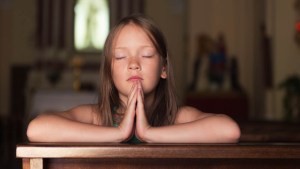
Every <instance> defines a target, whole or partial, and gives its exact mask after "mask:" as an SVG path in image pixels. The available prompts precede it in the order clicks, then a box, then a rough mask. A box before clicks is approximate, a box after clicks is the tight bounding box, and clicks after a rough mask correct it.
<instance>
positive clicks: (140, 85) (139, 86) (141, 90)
mask: <svg viewBox="0 0 300 169" xmlns="http://www.w3.org/2000/svg"><path fill="white" fill-rule="evenodd" d="M138 88H139V93H140V94H141V96H142V100H143V101H144V90H143V86H142V82H141V81H139V83H138Z"/></svg>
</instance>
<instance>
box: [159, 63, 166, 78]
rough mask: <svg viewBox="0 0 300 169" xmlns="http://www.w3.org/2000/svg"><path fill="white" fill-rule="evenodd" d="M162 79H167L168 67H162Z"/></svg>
mask: <svg viewBox="0 0 300 169" xmlns="http://www.w3.org/2000/svg"><path fill="white" fill-rule="evenodd" d="M160 77H161V78H162V79H166V78H167V69H166V66H163V67H162V71H161V74H160Z"/></svg>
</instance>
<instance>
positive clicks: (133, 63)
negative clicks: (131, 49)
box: [128, 58, 141, 70]
mask: <svg viewBox="0 0 300 169" xmlns="http://www.w3.org/2000/svg"><path fill="white" fill-rule="evenodd" d="M128 68H129V69H130V70H140V69H141V65H140V63H139V61H138V59H137V58H131V59H130V61H129V66H128Z"/></svg>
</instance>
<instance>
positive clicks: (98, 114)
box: [27, 15, 240, 143]
mask: <svg viewBox="0 0 300 169" xmlns="http://www.w3.org/2000/svg"><path fill="white" fill-rule="evenodd" d="M102 58H103V60H102V62H101V64H102V65H101V83H102V84H101V85H100V94H99V103H98V105H81V106H78V107H76V108H73V109H71V110H69V111H65V112H57V113H48V114H42V115H39V116H38V117H37V118H35V119H34V120H32V121H31V122H30V124H29V126H28V129H27V136H28V138H29V140H30V141H33V142H126V141H129V142H134V143H137V142H149V143H232V142H237V141H238V139H239V137H240V130H239V127H238V125H237V124H236V123H235V122H234V121H233V120H232V119H231V118H229V117H228V116H226V115H220V114H218V115H217V114H209V113H204V112H201V111H199V110H197V109H195V108H193V107H180V108H179V107H178V104H177V101H176V99H175V95H174V89H173V87H174V85H173V74H172V69H171V65H170V60H169V55H168V51H167V45H166V42H165V39H164V37H163V35H162V33H161V31H160V30H159V29H158V28H157V27H156V26H155V24H154V23H153V22H152V21H151V20H150V19H149V18H147V17H145V16H142V15H132V16H128V17H126V18H124V19H122V20H121V21H120V22H119V23H118V24H117V25H116V26H115V27H114V28H113V29H112V31H111V32H110V34H109V35H108V37H107V40H106V42H105V46H104V50H103V56H102Z"/></svg>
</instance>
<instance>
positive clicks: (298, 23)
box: [296, 21, 300, 32]
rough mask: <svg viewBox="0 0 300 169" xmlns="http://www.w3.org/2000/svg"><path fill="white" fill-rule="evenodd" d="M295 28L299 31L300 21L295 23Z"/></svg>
mask: <svg viewBox="0 0 300 169" xmlns="http://www.w3.org/2000/svg"><path fill="white" fill-rule="evenodd" d="M296 30H297V31H298V32H300V21H299V22H297V23H296Z"/></svg>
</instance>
